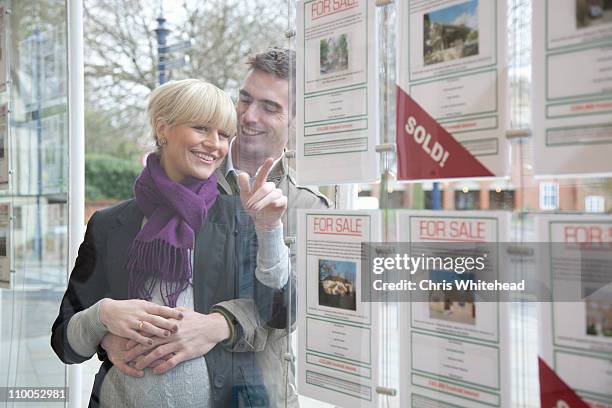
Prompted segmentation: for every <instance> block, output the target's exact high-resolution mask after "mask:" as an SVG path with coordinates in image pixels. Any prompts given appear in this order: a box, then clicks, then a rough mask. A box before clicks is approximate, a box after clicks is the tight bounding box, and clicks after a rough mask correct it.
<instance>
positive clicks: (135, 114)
mask: <svg viewBox="0 0 612 408" xmlns="http://www.w3.org/2000/svg"><path fill="white" fill-rule="evenodd" d="M175 4H177V6H176V8H174V9H172V10H168V9H167V10H165V11H166V18H167V24H166V25H167V27H168V28H170V29H171V30H172V31H171V34H170V37H169V41H168V42H169V43H172V42H174V41H176V40H178V39H180V38H190V39H192V41H193V47H192V48H191V49H190V50H188V51H187V55H188V58H189V62H188V64H187V65H186V66H185V67H184V68H182V69H180V70H176V71H173V72H172V73H171V75H170V78H175V79H179V78H187V77H195V78H203V79H205V80H207V81H209V82H211V83H213V84H215V85H217V86H218V87H220V88H222V89H225V90H226V91H228V92H230V93H231V94H232V95H234V96H235V95H236V89H237V88H238V86H239V84H240V81H241V78H242V77H243V76H244V74H245V72H246V66H245V64H244V62H245V59H246V56H247V55H248V54H250V53H252V52H254V51H257V50H261V49H264V48H266V47H268V46H273V45H284V41H286V40H285V38H284V36H283V33H284V31H285V29H286V25H287V14H288V13H287V11H288V10H287V7H288V6H287V4H288V3H287V2H285V1H281V0H246V1H245V0H208V1H206V2H202V1H197V0H184V1H182V2H181V3H179V2H178V1H176V2H175ZM157 5H158V2H157V1H150V0H85V47H86V49H85V75H86V92H87V93H88V97H87V106H86V110H87V111H88V112H89V115H87V116H86V120H90V121H91V123H88V125H89V126H88V127H87V129H88V133H89V134H87V135H86V136H87V139H88V140H91V141H92V143H91V149H89V148H88V150H89V151H95V152H97V153H111V154H122V152H125V151H126V149H125V145H124V144H123V148H122V152H116V151H114V150H113V149H114V147H115V146H117V144H116V143H113V142H112V141H113V140H115V141H119V140H121V141H123V142H125V139H126V138H127V139H128V140H133V141H136V140H138V139H139V138H142V136H145V135H144V128H145V126H144V121H143V111H144V108H145V103H146V102H145V100H146V97H147V96H148V94H149V93H150V92H151V90H153V89H154V88H155V86H156V85H157V76H158V73H157V66H156V64H157V42H156V39H155V32H154V31H153V30H154V29H155V28H156V26H157V22H156V18H157V15H158V12H159V9H158V8H157ZM177 56H178V55H177ZM170 57H172V56H170ZM101 116H103V117H105V118H107V119H108V120H100V117H101ZM100 138H103V139H104V140H109V143H101V140H100ZM94 139H95V141H96V143H94Z"/></svg>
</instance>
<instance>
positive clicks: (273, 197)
mask: <svg viewBox="0 0 612 408" xmlns="http://www.w3.org/2000/svg"><path fill="white" fill-rule="evenodd" d="M273 164H274V160H272V159H271V158H268V159H266V161H264V163H263V164H262V165H261V167H260V168H259V170H258V171H257V175H256V176H255V181H254V182H253V186H252V187H251V186H250V185H249V175H248V174H247V173H244V172H243V173H240V174H239V175H238V185H239V186H240V201H241V202H242V206H243V207H244V209H245V210H246V211H247V213H248V214H249V216H250V217H251V219H252V220H253V223H254V224H255V228H257V229H273V228H276V227H277V226H279V225H280V222H281V221H280V219H281V216H282V215H283V213H284V212H285V210H286V209H287V196H285V195H284V194H283V192H282V191H281V190H280V189H279V188H276V185H274V183H272V182H266V180H267V179H268V174H270V169H271V168H272V165H273Z"/></svg>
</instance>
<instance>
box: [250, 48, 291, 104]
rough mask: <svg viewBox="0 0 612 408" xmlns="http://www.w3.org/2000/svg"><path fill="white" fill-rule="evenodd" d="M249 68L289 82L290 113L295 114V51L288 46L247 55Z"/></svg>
mask: <svg viewBox="0 0 612 408" xmlns="http://www.w3.org/2000/svg"><path fill="white" fill-rule="evenodd" d="M247 64H248V66H249V69H251V70H259V71H262V72H265V73H267V74H270V75H274V76H276V77H278V78H280V79H284V80H286V81H288V82H289V83H290V84H291V95H290V98H291V114H292V116H295V51H293V50H290V49H288V48H280V47H274V48H268V49H267V50H265V51H263V52H260V53H257V54H255V55H252V56H250V57H249V62H248V63H247Z"/></svg>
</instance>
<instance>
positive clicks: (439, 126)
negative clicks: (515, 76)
mask: <svg viewBox="0 0 612 408" xmlns="http://www.w3.org/2000/svg"><path fill="white" fill-rule="evenodd" d="M397 26H398V37H397V44H398V66H399V68H398V89H397V98H398V106H397V115H398V121H397V122H398V123H397V145H398V176H399V178H400V179H403V180H419V179H448V178H466V177H501V176H506V175H507V174H508V170H509V155H508V146H507V143H506V138H505V136H506V135H505V133H506V122H507V113H506V110H507V101H506V98H507V94H508V93H507V73H506V71H507V63H506V45H505V44H506V1H505V0H487V1H485V0H467V1H466V0H459V1H457V0H446V1H428V0H402V1H400V2H399V11H398V24H397Z"/></svg>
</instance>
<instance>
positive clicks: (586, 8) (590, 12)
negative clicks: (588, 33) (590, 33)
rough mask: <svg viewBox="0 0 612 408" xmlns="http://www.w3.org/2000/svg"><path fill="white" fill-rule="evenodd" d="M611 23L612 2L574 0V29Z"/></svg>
mask: <svg viewBox="0 0 612 408" xmlns="http://www.w3.org/2000/svg"><path fill="white" fill-rule="evenodd" d="M610 23H612V0H576V28H579V29H580V28H588V27H596V26H601V25H604V24H610Z"/></svg>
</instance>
